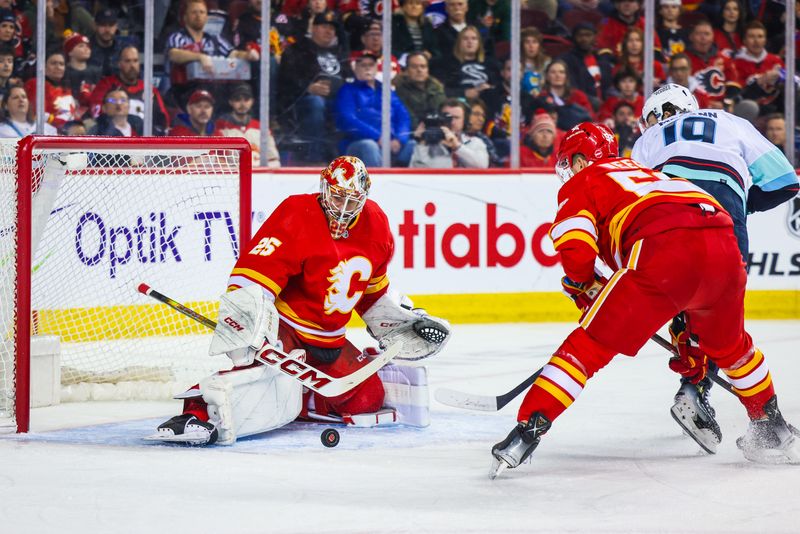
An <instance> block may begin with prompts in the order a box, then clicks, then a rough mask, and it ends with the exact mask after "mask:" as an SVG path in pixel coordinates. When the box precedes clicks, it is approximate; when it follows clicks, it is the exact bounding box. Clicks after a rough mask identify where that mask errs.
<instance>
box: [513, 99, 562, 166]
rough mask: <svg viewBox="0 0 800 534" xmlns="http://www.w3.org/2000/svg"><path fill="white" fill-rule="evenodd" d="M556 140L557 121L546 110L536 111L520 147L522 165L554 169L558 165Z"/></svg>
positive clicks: (520, 162)
mask: <svg viewBox="0 0 800 534" xmlns="http://www.w3.org/2000/svg"><path fill="white" fill-rule="evenodd" d="M555 140H556V123H555V121H553V119H552V117H550V115H549V114H547V113H545V112H538V113H536V115H534V117H533V122H532V123H531V127H530V128H528V132H527V133H526V134H525V137H524V138H523V139H522V144H521V146H520V147H519V164H520V166H521V167H530V168H532V169H547V170H548V171H552V170H553V169H554V168H555V166H556V150H555Z"/></svg>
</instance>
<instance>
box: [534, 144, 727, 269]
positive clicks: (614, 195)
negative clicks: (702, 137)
mask: <svg viewBox="0 0 800 534" xmlns="http://www.w3.org/2000/svg"><path fill="white" fill-rule="evenodd" d="M675 204H683V205H694V206H698V207H697V208H691V209H687V208H682V207H681V206H675ZM701 206H706V207H707V208H708V209H709V210H713V211H715V212H722V213H721V214H722V215H724V216H723V217H720V216H719V215H720V213H717V217H714V219H715V222H714V223H713V224H710V222H709V218H708V217H706V216H705V215H704V213H705V212H704V210H703V209H701ZM696 226H733V222H732V221H731V219H730V217H729V216H728V215H727V214H725V213H724V210H723V209H722V207H721V206H720V205H719V203H718V202H717V201H716V200H714V198H712V197H711V196H709V195H708V194H706V193H705V192H704V191H703V190H702V189H700V188H699V187H697V186H696V185H694V184H692V183H690V182H689V181H687V180H683V179H680V178H675V179H672V178H670V177H668V176H667V175H665V174H663V173H661V172H657V171H653V170H650V169H647V168H645V167H642V166H640V165H639V164H637V163H636V162H635V161H633V160H632V159H628V158H609V159H605V160H601V161H599V162H597V163H595V164H593V165H590V166H589V167H586V168H585V169H583V170H582V171H580V172H579V173H577V174H576V175H575V176H573V177H572V178H571V179H570V180H569V181H568V182H567V183H565V184H564V185H563V186H562V187H561V189H560V190H559V192H558V212H557V213H556V218H555V222H553V226H552V227H551V228H550V237H551V238H552V239H553V244H554V246H555V249H556V250H557V251H558V252H560V253H561V262H562V264H563V267H564V272H565V273H566V275H567V276H568V277H570V278H571V279H573V280H575V281H577V282H587V281H590V280H593V279H594V260H595V258H596V257H597V256H598V255H599V256H600V259H602V260H603V261H604V262H605V263H606V265H608V266H609V267H611V268H612V269H613V270H618V269H620V268H621V267H622V266H623V265H625V262H624V261H623V260H625V259H626V258H627V255H628V254H629V253H630V252H631V247H632V246H633V244H634V243H635V242H636V241H637V240H639V239H641V238H644V237H648V236H652V235H655V234H659V233H661V232H665V231H667V230H671V229H674V228H693V227H696Z"/></svg>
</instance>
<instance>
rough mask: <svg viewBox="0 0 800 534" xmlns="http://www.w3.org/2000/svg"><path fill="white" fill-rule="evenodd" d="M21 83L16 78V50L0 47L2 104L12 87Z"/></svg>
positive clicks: (0, 91) (0, 95)
mask: <svg viewBox="0 0 800 534" xmlns="http://www.w3.org/2000/svg"><path fill="white" fill-rule="evenodd" d="M21 83H22V81H21V80H20V79H19V78H18V77H16V76H14V50H13V49H12V48H9V47H7V46H0V102H2V101H3V100H4V99H5V98H6V95H7V94H8V90H9V89H10V88H11V87H12V86H14V85H19V84H21Z"/></svg>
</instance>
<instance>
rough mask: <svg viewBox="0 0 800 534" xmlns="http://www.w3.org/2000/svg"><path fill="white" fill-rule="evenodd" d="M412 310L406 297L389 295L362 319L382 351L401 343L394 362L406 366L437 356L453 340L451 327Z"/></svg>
mask: <svg viewBox="0 0 800 534" xmlns="http://www.w3.org/2000/svg"><path fill="white" fill-rule="evenodd" d="M413 306H414V304H413V303H412V302H411V299H409V298H408V297H406V296H405V295H399V294H397V293H393V292H391V291H389V292H387V293H386V294H385V295H383V296H382V297H381V298H379V299H378V300H377V301H376V302H375V304H373V305H372V306H371V307H370V308H369V309H368V310H367V311H366V312H364V314H363V315H362V316H361V318H362V319H364V322H365V323H366V324H367V331H368V332H369V334H370V335H371V336H372V337H373V338H375V339H376V340H377V341H378V343H379V344H380V346H381V348H383V349H385V348H386V347H389V346H391V345H393V344H395V343H398V342H399V343H402V347H403V348H402V349H401V351H400V355H399V356H397V357H396V358H395V360H399V361H400V362H402V363H404V364H405V365H414V364H415V363H416V362H419V361H420V360H424V359H425V358H429V357H431V356H433V355H434V354H437V353H438V352H439V351H441V350H442V349H443V348H444V346H445V345H446V344H447V340H448V339H450V323H448V322H447V321H445V320H444V319H440V318H439V317H434V316H432V315H428V314H427V313H426V312H425V310H423V309H421V308H414V307H413ZM398 363H399V362H398Z"/></svg>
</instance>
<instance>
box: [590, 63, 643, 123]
mask: <svg viewBox="0 0 800 534" xmlns="http://www.w3.org/2000/svg"><path fill="white" fill-rule="evenodd" d="M641 86H642V79H641V78H640V77H639V74H638V73H637V72H635V71H633V70H631V69H624V70H620V71H618V72H617V73H616V74H615V75H614V88H615V89H616V93H617V95H616V96H610V97H608V99H607V100H606V101H605V102H603V105H602V106H601V107H600V111H598V112H597V120H598V121H600V122H602V123H604V124H605V125H606V126H608V127H609V128H611V129H612V130H613V129H614V110H615V109H617V105H618V104H619V103H620V102H627V103H629V104H630V105H631V107H633V112H634V114H635V115H636V116H637V117H639V116H641V114H642V106H644V96H642V93H641V91H640V87H641Z"/></svg>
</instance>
